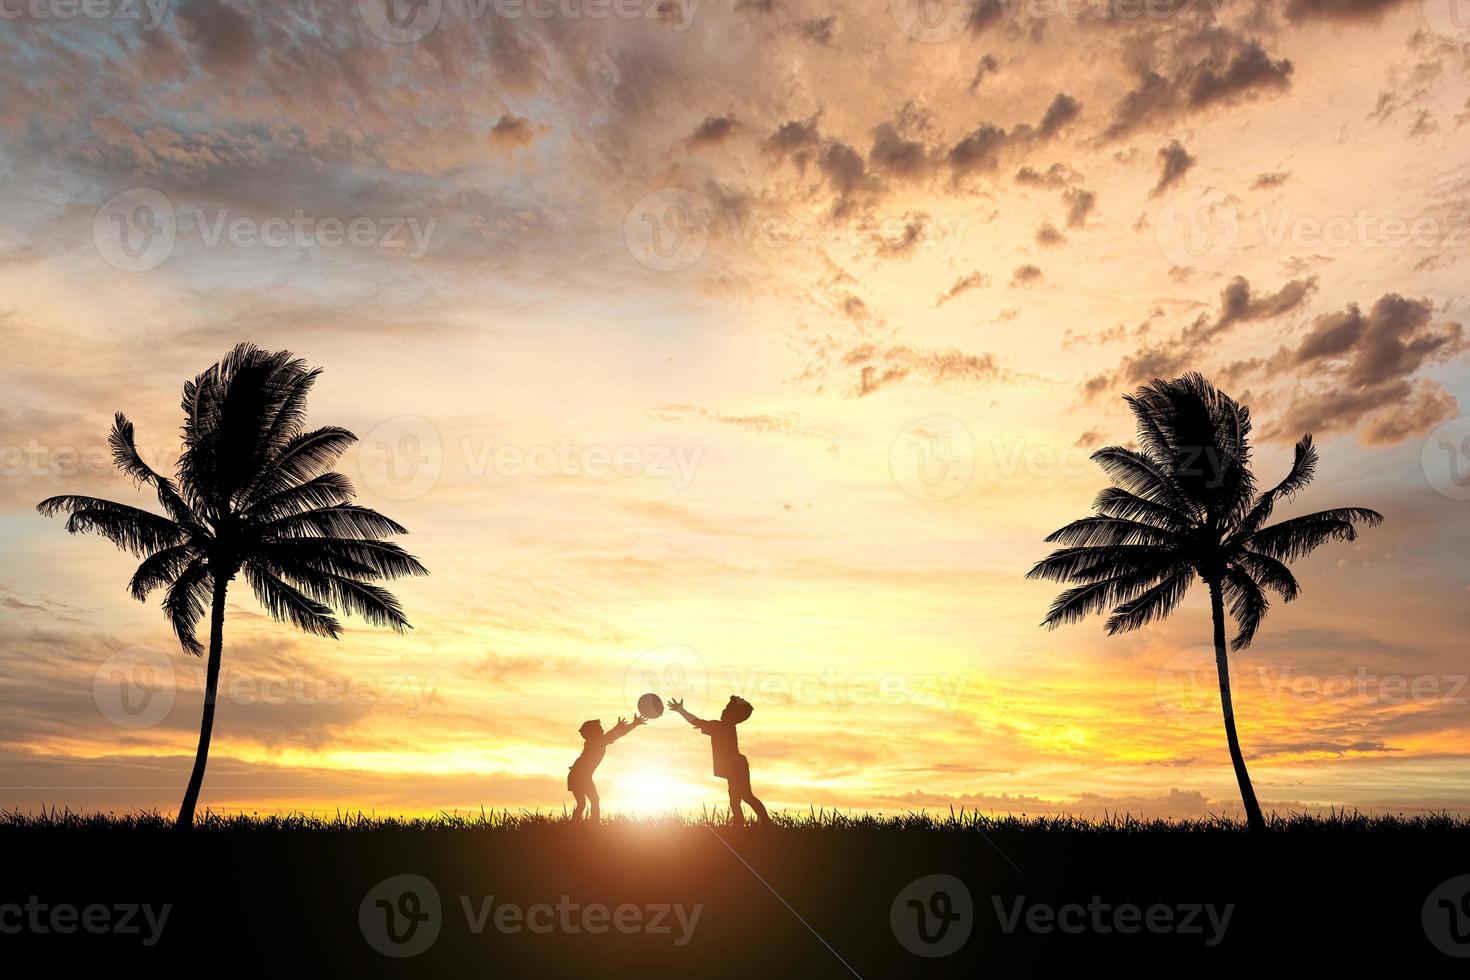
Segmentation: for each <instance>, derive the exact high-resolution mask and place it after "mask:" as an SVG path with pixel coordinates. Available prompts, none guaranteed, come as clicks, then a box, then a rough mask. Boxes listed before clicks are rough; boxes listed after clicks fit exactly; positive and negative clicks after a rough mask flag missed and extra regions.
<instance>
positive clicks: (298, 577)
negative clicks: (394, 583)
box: [283, 564, 412, 633]
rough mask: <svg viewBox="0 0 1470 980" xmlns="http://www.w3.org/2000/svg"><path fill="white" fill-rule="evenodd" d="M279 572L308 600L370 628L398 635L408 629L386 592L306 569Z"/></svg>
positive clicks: (298, 566)
mask: <svg viewBox="0 0 1470 980" xmlns="http://www.w3.org/2000/svg"><path fill="white" fill-rule="evenodd" d="M283 570H284V571H285V573H286V575H287V576H288V577H289V578H290V579H291V580H292V581H293V582H295V583H296V585H297V586H298V587H300V588H301V590H302V591H303V592H305V593H307V594H308V595H310V596H312V598H314V599H317V600H318V601H320V602H323V603H327V604H329V605H331V606H335V607H337V608H339V609H343V610H346V611H347V612H350V613H356V614H357V615H359V616H361V617H362V618H363V619H364V620H366V621H367V622H368V623H370V624H371V625H373V626H390V627H392V628H393V629H394V630H396V631H397V632H399V633H402V632H403V631H404V630H407V629H411V628H412V627H411V626H410V625H409V622H408V620H407V619H406V618H405V617H404V615H403V607H402V606H401V605H399V603H398V600H397V599H396V598H394V596H393V594H392V593H391V592H389V591H388V590H387V589H384V588H381V587H379V586H376V585H370V584H368V583H366V582H360V581H358V580H357V579H355V578H352V577H350V576H347V575H338V574H336V573H333V572H328V571H322V570H321V569H319V568H314V567H311V566H307V565H301V564H292V565H287V566H285V568H284V569H283Z"/></svg>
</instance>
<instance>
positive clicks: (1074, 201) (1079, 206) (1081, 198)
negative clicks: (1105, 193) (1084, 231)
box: [1062, 187, 1097, 228]
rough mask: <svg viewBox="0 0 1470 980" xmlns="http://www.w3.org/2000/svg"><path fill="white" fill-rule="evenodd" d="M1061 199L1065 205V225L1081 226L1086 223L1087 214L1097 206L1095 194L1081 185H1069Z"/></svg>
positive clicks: (1070, 226)
mask: <svg viewBox="0 0 1470 980" xmlns="http://www.w3.org/2000/svg"><path fill="white" fill-rule="evenodd" d="M1062 200H1063V201H1064V202H1066V205H1067V227H1068V228H1082V227H1085V226H1086V224H1087V216H1088V215H1089V214H1091V213H1092V210H1093V208H1095V207H1097V195H1096V194H1094V193H1093V192H1092V191H1090V190H1087V189H1086V188H1082V187H1069V188H1067V189H1066V191H1064V192H1063V193H1062Z"/></svg>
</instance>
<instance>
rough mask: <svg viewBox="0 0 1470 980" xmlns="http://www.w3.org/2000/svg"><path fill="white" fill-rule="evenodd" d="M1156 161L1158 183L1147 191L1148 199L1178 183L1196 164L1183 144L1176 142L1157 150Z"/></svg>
mask: <svg viewBox="0 0 1470 980" xmlns="http://www.w3.org/2000/svg"><path fill="white" fill-rule="evenodd" d="M1158 159H1159V181H1158V183H1156V184H1155V185H1154V189H1153V190H1151V191H1149V194H1148V196H1149V197H1155V196H1157V195H1159V194H1161V193H1162V192H1164V191H1165V190H1167V189H1169V188H1170V187H1173V186H1174V185H1175V184H1177V183H1179V181H1181V180H1183V179H1184V175H1185V174H1186V173H1188V172H1189V168H1190V167H1193V166H1194V165H1195V162H1196V161H1195V159H1194V157H1192V156H1190V155H1189V151H1188V150H1186V149H1185V148H1184V144H1183V143H1181V142H1179V141H1178V140H1174V141H1173V142H1171V143H1170V144H1169V145H1168V146H1166V147H1164V148H1162V149H1161V150H1159V155H1158Z"/></svg>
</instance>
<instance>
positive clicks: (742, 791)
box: [669, 694, 770, 826]
mask: <svg viewBox="0 0 1470 980" xmlns="http://www.w3.org/2000/svg"><path fill="white" fill-rule="evenodd" d="M669 708H670V710H672V711H677V712H678V713H679V714H680V715H682V716H683V717H684V720H685V721H687V722H689V724H691V725H693V726H694V727H695V728H697V729H699V730H700V731H701V732H703V733H704V734H706V735H708V736H709V741H710V750H711V752H713V754H714V764H715V775H716V776H719V777H721V778H723V779H724V780H725V781H726V783H727V784H728V785H729V788H730V819H731V820H732V821H733V822H734V823H735V824H736V825H737V826H744V824H745V814H744V812H743V811H742V810H741V809H740V804H741V802H742V801H743V802H745V803H749V804H750V808H751V809H752V810H754V811H755V815H756V817H757V818H758V819H759V820H760V822H761V823H768V822H769V821H770V818H769V817H767V816H766V805H765V804H764V803H762V802H761V801H760V800H758V799H756V796H755V793H754V791H752V790H751V788H750V760H749V759H747V758H746V757H745V756H743V755H741V754H740V740H739V737H738V736H737V735H736V734H735V726H736V725H738V724H740V723H741V722H742V721H745V720H746V719H747V718H749V717H750V714H751V712H752V711H754V710H755V709H754V708H752V707H751V706H750V702H749V701H747V700H745V699H744V698H742V697H737V696H735V695H733V694H732V695H731V696H730V702H729V703H728V704H726V705H725V710H724V711H722V712H720V720H719V721H705V720H704V719H703V718H696V717H694V716H693V715H691V714H690V713H689V712H687V711H685V710H684V702H683V701H682V700H674V699H672V698H670V699H669Z"/></svg>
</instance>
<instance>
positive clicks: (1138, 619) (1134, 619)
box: [1106, 565, 1194, 636]
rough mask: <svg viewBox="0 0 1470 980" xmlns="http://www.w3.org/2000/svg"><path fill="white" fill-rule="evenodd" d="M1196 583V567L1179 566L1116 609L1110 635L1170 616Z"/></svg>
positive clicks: (1109, 629) (1110, 625)
mask: <svg viewBox="0 0 1470 980" xmlns="http://www.w3.org/2000/svg"><path fill="white" fill-rule="evenodd" d="M1192 584H1194V569H1193V568H1190V567H1189V566H1187V565H1186V566H1183V567H1181V568H1178V569H1177V570H1176V571H1175V572H1174V573H1173V574H1171V575H1169V576H1168V577H1167V578H1165V579H1164V580H1163V581H1162V582H1160V583H1159V584H1158V585H1155V586H1154V587H1153V588H1151V589H1149V590H1148V591H1146V592H1144V593H1143V594H1142V595H1140V596H1138V597H1137V598H1136V599H1132V600H1130V601H1128V602H1125V603H1123V604H1122V605H1120V606H1118V608H1116V609H1114V610H1113V614H1112V616H1110V617H1108V622H1107V626H1106V629H1107V631H1108V635H1109V636H1113V635H1115V634H1117V633H1127V632H1130V631H1132V630H1136V629H1138V628H1140V627H1142V626H1147V625H1148V624H1149V623H1152V622H1154V621H1155V620H1162V619H1167V618H1168V616H1169V614H1170V613H1172V612H1173V611H1174V609H1175V608H1176V607H1177V606H1178V605H1179V603H1180V602H1182V601H1183V600H1184V596H1185V595H1186V594H1187V593H1188V592H1189V587H1190V586H1191V585H1192Z"/></svg>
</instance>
